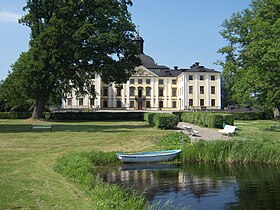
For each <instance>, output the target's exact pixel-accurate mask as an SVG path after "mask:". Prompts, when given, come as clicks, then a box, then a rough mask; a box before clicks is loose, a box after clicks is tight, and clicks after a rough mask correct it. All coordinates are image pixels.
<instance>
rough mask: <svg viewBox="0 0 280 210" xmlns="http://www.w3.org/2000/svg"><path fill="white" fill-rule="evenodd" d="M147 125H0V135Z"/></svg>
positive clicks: (124, 129)
mask: <svg viewBox="0 0 280 210" xmlns="http://www.w3.org/2000/svg"><path fill="white" fill-rule="evenodd" d="M149 127H150V126H149V125H133V124H131V125H113V126H112V125H71V124H58V125H52V130H51V129H50V128H39V129H32V125H27V124H16V125H14V124H2V125H0V133H24V132H69V131H70V132H113V133H114V132H116V133H117V132H130V131H131V130H133V129H144V128H149Z"/></svg>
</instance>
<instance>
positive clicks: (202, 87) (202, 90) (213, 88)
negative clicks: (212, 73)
mask: <svg viewBox="0 0 280 210" xmlns="http://www.w3.org/2000/svg"><path fill="white" fill-rule="evenodd" d="M199 93H200V94H204V86H199ZM210 93H211V94H216V87H215V86H211V90H210ZM189 94H193V86H189Z"/></svg>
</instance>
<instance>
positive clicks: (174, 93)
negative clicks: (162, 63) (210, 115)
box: [103, 86, 216, 98]
mask: <svg viewBox="0 0 280 210" xmlns="http://www.w3.org/2000/svg"><path fill="white" fill-rule="evenodd" d="M193 89H194V88H193V86H189V94H193V93H194V90H193ZM204 89H205V88H204V86H200V87H199V93H200V94H204V92H205V91H204ZM142 90H143V89H142V88H141V89H138V97H139V98H141V97H142ZM158 90H159V96H163V92H164V88H159V89H158ZM210 93H211V94H216V87H215V86H211V89H210ZM116 95H117V96H121V88H117V94H116ZM129 95H130V96H134V95H135V87H130V88H129ZM140 95H141V96H140ZM103 96H108V87H104V88H103ZM146 96H151V88H150V87H147V88H146ZM172 96H173V97H174V96H177V88H172Z"/></svg>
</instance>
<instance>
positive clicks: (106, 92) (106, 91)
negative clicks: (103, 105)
mask: <svg viewBox="0 0 280 210" xmlns="http://www.w3.org/2000/svg"><path fill="white" fill-rule="evenodd" d="M103 96H108V88H107V87H103Z"/></svg>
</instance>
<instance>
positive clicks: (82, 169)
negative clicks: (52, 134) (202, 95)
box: [54, 151, 146, 210]
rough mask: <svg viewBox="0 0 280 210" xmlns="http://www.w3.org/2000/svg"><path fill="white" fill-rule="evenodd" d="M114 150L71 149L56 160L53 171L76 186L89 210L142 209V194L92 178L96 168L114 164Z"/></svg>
mask: <svg viewBox="0 0 280 210" xmlns="http://www.w3.org/2000/svg"><path fill="white" fill-rule="evenodd" d="M116 161H117V159H116V155H115V153H114V152H100V151H92V152H75V153H70V154H67V155H65V156H63V157H61V158H59V159H58V161H57V163H56V164H55V165H54V170H55V171H56V172H58V173H61V174H62V175H64V176H66V177H67V178H68V179H69V180H70V181H73V182H75V183H77V184H78V185H79V187H80V188H82V190H83V191H84V192H85V193H86V194H88V196H89V198H90V199H92V200H93V201H95V202H94V205H95V206H93V207H92V209H102V210H103V209H143V207H144V206H145V205H146V202H145V199H144V196H142V195H141V194H138V193H136V192H134V191H132V190H125V189H123V188H122V187H120V186H118V185H113V184H108V183H106V182H103V181H102V180H101V179H99V178H96V177H97V176H96V175H97V172H98V167H99V166H101V165H108V164H114V163H116Z"/></svg>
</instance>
